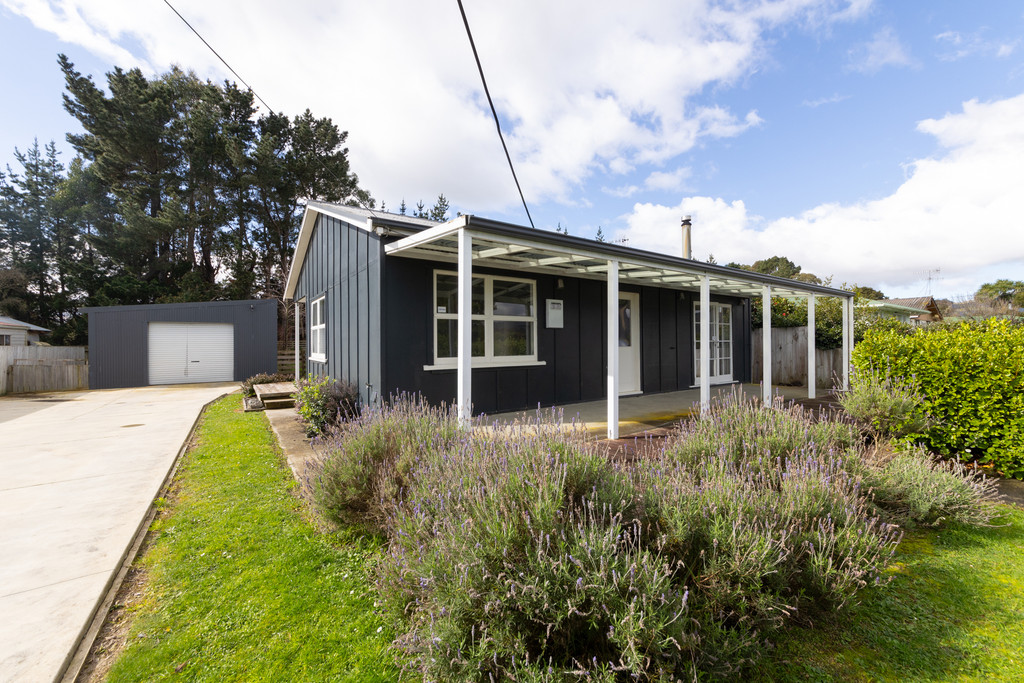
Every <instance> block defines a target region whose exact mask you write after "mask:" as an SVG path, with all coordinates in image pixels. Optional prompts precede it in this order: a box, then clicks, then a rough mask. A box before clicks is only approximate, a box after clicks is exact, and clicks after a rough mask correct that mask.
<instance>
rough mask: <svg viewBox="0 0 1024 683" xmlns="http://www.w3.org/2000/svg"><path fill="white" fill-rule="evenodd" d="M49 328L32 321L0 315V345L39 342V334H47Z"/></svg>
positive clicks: (22, 344)
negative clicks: (27, 321)
mask: <svg viewBox="0 0 1024 683" xmlns="http://www.w3.org/2000/svg"><path fill="white" fill-rule="evenodd" d="M49 332H50V330H48V329H46V328H45V327H39V325H33V324H32V323H26V322H22V321H20V320H15V319H14V318H9V317H7V316H6V315H0V346H31V345H32V344H39V343H40V339H39V335H41V334H49Z"/></svg>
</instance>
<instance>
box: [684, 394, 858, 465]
mask: <svg viewBox="0 0 1024 683" xmlns="http://www.w3.org/2000/svg"><path fill="white" fill-rule="evenodd" d="M680 430H681V434H680V436H679V438H675V439H672V440H671V441H669V442H668V444H666V446H665V456H666V457H668V458H670V459H672V460H675V461H678V462H680V463H683V464H686V465H693V464H694V463H698V462H702V461H704V460H706V459H707V458H709V457H719V456H724V457H726V458H728V459H730V460H732V461H733V462H736V463H741V462H757V461H771V460H772V459H773V458H777V457H783V458H784V457H785V456H787V455H788V454H790V453H793V452H795V451H798V450H802V449H804V448H806V447H807V446H808V445H810V444H814V445H815V446H816V447H817V448H818V449H819V450H829V449H831V450H833V451H836V452H838V453H842V452H847V451H850V450H851V449H854V448H856V447H857V446H858V444H859V443H860V435H859V433H858V431H857V429H856V428H855V427H854V426H853V425H851V424H846V423H843V422H841V421H838V420H828V419H826V420H818V419H815V417H814V415H813V413H811V412H810V411H806V410H804V409H803V408H801V407H800V406H796V405H794V406H790V407H788V408H786V407H783V404H782V399H781V398H780V399H777V400H776V401H775V402H774V403H773V404H772V405H765V404H764V403H763V402H761V401H757V400H749V401H747V400H744V399H743V398H742V396H741V395H740V394H737V393H735V392H733V393H732V394H730V395H729V396H727V397H725V398H724V399H722V400H719V401H712V402H711V405H710V406H709V408H708V410H707V411H706V412H705V413H704V414H703V415H701V416H700V418H699V419H697V418H694V419H692V420H688V421H686V422H683V423H682V425H681V426H680Z"/></svg>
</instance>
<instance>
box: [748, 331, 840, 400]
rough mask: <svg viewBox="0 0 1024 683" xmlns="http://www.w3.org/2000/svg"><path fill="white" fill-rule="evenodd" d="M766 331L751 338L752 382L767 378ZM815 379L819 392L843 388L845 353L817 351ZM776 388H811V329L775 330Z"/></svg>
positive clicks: (773, 341) (754, 334)
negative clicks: (808, 359)
mask: <svg viewBox="0 0 1024 683" xmlns="http://www.w3.org/2000/svg"><path fill="white" fill-rule="evenodd" d="M763 332H764V331H763V330H754V331H753V335H751V343H752V344H753V352H754V353H753V363H752V364H751V379H752V380H753V381H754V382H757V381H759V380H760V378H761V377H762V375H763V370H762V368H763V367H764V366H763V365H762V362H763V361H762V357H761V356H762V348H763V347H762V345H761V340H762V339H763V338H764V334H763ZM816 352H817V353H815V368H816V369H815V376H816V378H817V382H815V384H817V385H818V388H819V389H828V390H829V391H831V390H832V389H833V388H836V387H839V386H842V369H843V350H842V349H827V350H823V349H816ZM772 384H782V385H786V386H806V385H807V328H806V327H775V328H772Z"/></svg>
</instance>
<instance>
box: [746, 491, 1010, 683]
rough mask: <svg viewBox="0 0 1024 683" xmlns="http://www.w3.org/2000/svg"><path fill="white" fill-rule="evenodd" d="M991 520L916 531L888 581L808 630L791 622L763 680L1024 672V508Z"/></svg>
mask: <svg viewBox="0 0 1024 683" xmlns="http://www.w3.org/2000/svg"><path fill="white" fill-rule="evenodd" d="M1005 510H1006V513H1007V514H1006V515H1005V517H1004V518H1003V519H1002V520H1001V522H1002V523H1004V524H1008V526H1003V527H999V528H989V529H947V530H943V531H938V532H935V531H931V530H916V531H913V532H912V533H909V534H908V535H907V536H906V538H905V539H904V540H903V542H902V543H901V544H900V547H899V551H898V553H897V556H896V564H895V565H894V566H893V568H892V573H893V580H892V582H891V583H889V584H887V585H884V586H881V587H878V588H873V589H870V590H868V591H866V592H865V593H864V596H863V599H862V601H861V604H860V605H857V606H856V607H854V608H852V609H849V610H848V611H846V612H844V613H840V615H838V616H837V617H836V618H834V619H829V620H827V623H818V624H816V628H813V629H803V628H801V629H793V630H791V631H789V632H788V633H787V634H786V636H785V639H784V642H782V643H781V644H780V647H779V651H778V652H777V653H776V654H775V655H774V656H773V657H772V661H771V662H770V664H769V665H768V666H766V667H763V670H762V671H761V672H760V673H761V680H764V681H806V680H821V681H833V680H838V681H981V680H984V681H1020V680H1022V679H1024V512H1022V511H1020V510H1016V509H1011V508H1005Z"/></svg>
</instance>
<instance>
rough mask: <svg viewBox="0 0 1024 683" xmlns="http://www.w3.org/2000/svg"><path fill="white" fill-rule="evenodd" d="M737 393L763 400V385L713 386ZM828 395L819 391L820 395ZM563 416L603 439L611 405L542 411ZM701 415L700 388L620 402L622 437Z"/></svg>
mask: <svg viewBox="0 0 1024 683" xmlns="http://www.w3.org/2000/svg"><path fill="white" fill-rule="evenodd" d="M733 392H736V393H738V394H740V395H742V397H743V398H744V399H745V400H751V399H760V398H761V385H760V384H728V385H723V386H717V387H711V398H712V400H714V399H716V398H723V397H725V396H728V395H730V394H731V393H733ZM824 393H825V392H824V390H821V389H819V390H818V395H819V396H821V395H823V394H824ZM772 394H773V395H774V396H781V397H782V398H783V400H785V401H792V400H795V399H803V398H806V397H807V388H806V387H783V386H773V387H772ZM552 411H553V412H554V414H555V415H556V416H557V415H560V416H561V419H562V421H563V422H564V423H570V422H575V423H577V424H582V425H583V427H584V428H585V429H586V430H587V431H588V432H589V433H591V434H593V435H594V436H599V437H600V436H603V435H604V434H607V432H608V402H607V401H606V400H604V399H602V400H600V401H585V402H583V403H566V404H563V405H559V406H556V407H554V408H542V409H540V411H539V412H540V414H542V415H551V414H552ZM698 412H700V389H687V390H685V391H670V392H666V393H663V394H639V395H636V396H624V397H622V398H620V399H619V435H620V436H629V435H631V434H638V433H640V432H643V431H645V430H648V429H650V428H651V427H659V426H662V425H666V424H669V423H671V422H675V421H676V420H680V419H682V418H684V417H689V416H690V415H693V414H695V413H698ZM537 414H538V411H536V410H526V411H513V412H508V413H495V414H493V415H488V416H485V417H481V418H480V420H481V422H483V423H484V424H493V423H500V424H508V423H512V422H529V421H530V420H533V419H535V418H536V416H537Z"/></svg>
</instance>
